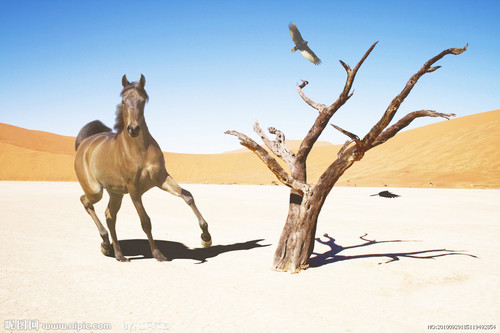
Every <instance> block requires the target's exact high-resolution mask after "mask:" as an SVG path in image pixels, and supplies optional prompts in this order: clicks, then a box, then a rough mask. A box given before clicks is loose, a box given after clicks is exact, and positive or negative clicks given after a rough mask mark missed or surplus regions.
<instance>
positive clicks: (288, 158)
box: [253, 121, 295, 169]
mask: <svg viewBox="0 0 500 333" xmlns="http://www.w3.org/2000/svg"><path fill="white" fill-rule="evenodd" d="M253 129H254V131H255V132H256V133H257V134H258V135H259V136H260V138H261V139H262V141H263V142H264V143H265V144H266V146H267V147H268V148H269V150H271V151H272V152H273V153H274V154H275V155H276V156H278V157H279V158H281V159H283V161H285V162H286V164H287V165H288V167H289V168H290V169H292V168H293V164H294V162H295V154H294V153H293V152H292V151H291V150H290V148H288V147H287V145H286V143H285V134H284V133H283V132H282V131H280V130H277V129H276V128H274V127H270V128H269V133H271V134H274V135H276V140H274V141H271V140H269V138H268V137H267V136H266V134H265V133H264V131H263V130H262V128H261V127H260V125H259V122H257V121H256V122H255V124H254V126H253Z"/></svg>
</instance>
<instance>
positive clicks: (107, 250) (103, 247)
mask: <svg viewBox="0 0 500 333" xmlns="http://www.w3.org/2000/svg"><path fill="white" fill-rule="evenodd" d="M101 252H102V254H104V255H105V256H106V257H107V256H109V254H110V252H111V244H109V245H108V244H104V243H101Z"/></svg>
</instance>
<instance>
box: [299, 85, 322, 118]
mask: <svg viewBox="0 0 500 333" xmlns="http://www.w3.org/2000/svg"><path fill="white" fill-rule="evenodd" d="M307 84H309V82H307V81H304V80H302V84H300V85H299V84H298V83H297V92H298V93H299V95H300V97H302V99H303V100H304V102H306V103H307V104H308V105H309V106H311V107H313V108H315V109H316V110H318V111H319V112H321V111H322V110H323V109H325V108H326V105H324V104H320V103H316V102H314V101H313V100H312V99H310V98H309V97H307V96H306V94H304V92H303V91H302V88H303V87H305V86H306V85H307Z"/></svg>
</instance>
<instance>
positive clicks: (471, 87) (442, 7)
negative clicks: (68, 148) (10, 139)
mask: <svg viewBox="0 0 500 333" xmlns="http://www.w3.org/2000/svg"><path fill="white" fill-rule="evenodd" d="M0 4H1V7H2V10H1V13H0V31H1V32H0V45H1V51H0V70H1V74H2V79H1V80H0V90H1V91H2V94H1V96H2V98H1V99H0V122H4V123H8V124H12V125H16V126H20V127H25V128H29V129H37V130H43V131H49V132H53V133H57V134H62V135H72V136H75V135H76V134H77V133H78V131H79V129H80V128H81V127H82V126H83V125H85V124H86V123H87V122H89V121H92V120H94V119H100V120H102V121H103V122H104V123H106V124H107V125H108V126H112V125H113V124H114V118H115V110H116V105H117V104H118V103H119V102H120V96H119V93H120V90H121V77H122V75H123V74H127V77H128V78H129V80H130V81H135V80H138V79H139V76H140V74H141V73H143V74H144V75H145V76H146V90H147V92H148V93H149V96H150V102H149V103H148V104H147V105H146V121H147V123H148V126H149V128H150V131H151V133H152V134H153V136H154V137H155V138H156V139H157V141H158V142H159V143H160V146H161V147H162V149H163V150H164V151H171V152H183V153H219V152H223V151H228V150H233V149H238V148H239V147H240V146H239V145H238V140H237V139H236V138H234V137H232V136H228V135H225V134H224V131H225V130H228V129H234V130H238V131H241V132H244V133H247V134H252V136H253V137H256V135H254V133H253V131H252V125H253V123H254V122H255V120H259V122H260V124H261V125H262V126H263V127H269V126H274V127H277V128H279V129H281V130H282V131H284V132H285V134H286V135H287V138H289V139H301V138H303V137H304V136H305V134H306V133H307V131H308V130H309V128H310V126H311V125H312V123H313V122H314V119H315V117H316V111H315V110H314V109H311V108H310V107H309V106H307V105H306V104H305V103H304V102H303V101H302V100H301V99H300V97H299V96H298V94H297V92H296V90H295V84H296V82H298V81H300V80H301V79H305V80H308V81H309V83H310V84H309V86H307V88H305V89H304V91H305V92H306V94H308V96H309V97H311V98H312V99H313V100H315V101H316V102H319V103H324V104H331V103H332V102H333V101H335V99H336V98H337V97H338V94H339V93H340V90H341V89H342V87H343V85H344V83H345V71H344V69H343V68H342V66H341V65H340V64H339V62H338V60H340V59H341V60H343V61H345V62H346V63H347V64H349V65H351V66H352V67H354V66H355V64H356V63H357V61H358V60H359V59H360V58H361V57H362V55H363V54H364V53H365V51H366V50H367V49H368V48H369V47H370V45H371V44H372V43H374V42H376V41H379V44H378V45H377V47H376V48H375V50H374V51H373V52H372V54H371V55H370V57H369V58H368V59H367V60H366V61H365V63H364V65H363V66H362V67H361V70H360V71H359V72H358V75H357V77H356V81H355V83H354V88H355V93H354V96H353V97H352V98H351V99H350V100H349V101H348V102H347V104H346V105H345V106H344V107H343V108H342V109H341V110H339V111H338V112H337V114H336V115H335V116H334V117H333V119H332V123H335V124H337V125H339V126H341V127H343V128H345V129H347V130H349V131H351V132H354V133H356V134H358V135H359V136H363V135H364V134H366V132H367V131H369V129H370V127H371V126H372V125H373V124H374V123H375V122H376V121H377V120H378V119H379V118H380V116H381V115H382V114H383V112H384V111H385V108H386V107H387V105H388V104H389V102H390V101H391V99H392V98H393V97H395V96H396V95H397V94H398V93H399V92H400V91H401V89H402V88H403V87H404V85H405V83H406V81H407V80H408V79H409V78H410V76H411V75H412V74H414V73H415V72H416V71H417V70H418V69H419V68H420V67H421V66H422V65H423V63H424V62H425V61H427V60H428V59H430V58H431V57H433V56H435V55H436V54H438V53H439V52H441V51H442V50H444V49H447V48H450V47H463V46H465V44H466V43H469V49H468V51H467V52H465V53H463V54H462V55H460V56H447V57H445V58H444V59H442V60H441V61H440V62H439V63H438V65H441V66H442V68H441V69H439V70H438V71H436V72H434V73H432V74H428V75H426V76H424V77H423V78H422V79H421V80H420V81H419V83H418V85H417V86H416V87H415V88H414V90H413V91H412V93H411V94H410V96H409V97H408V98H407V99H406V101H405V103H404V104H403V105H402V106H401V108H400V110H399V112H398V115H397V116H396V119H398V118H400V117H402V116H403V115H404V114H406V113H408V112H411V111H414V110H420V109H433V110H436V111H439V112H445V113H450V112H452V113H456V114H457V115H458V116H465V115H469V114H473V113H479V112H484V111H489V110H493V109H498V108H500V97H499V96H500V80H499V78H500V23H499V20H498V17H499V16H500V2H499V1H496V0H492V1H481V0H479V1H356V0H354V1H333V0H332V1H1V2H0ZM290 21H295V22H296V24H297V26H298V27H299V29H300V31H301V33H302V35H303V37H304V38H305V39H306V40H308V41H309V46H310V47H311V48H312V49H313V50H314V51H315V52H316V54H317V55H318V56H319V57H320V58H321V59H322V61H323V64H322V65H320V66H314V65H313V64H312V63H310V62H309V61H307V60H306V59H305V58H303V57H302V56H301V55H300V54H298V53H295V54H294V53H292V52H291V51H290V49H291V47H292V46H293V44H292V41H291V38H290V34H289V32H288V23H289V22H290ZM435 121H436V120H418V121H417V122H416V124H415V125H416V126H421V125H425V124H429V123H432V122H435ZM320 140H326V141H330V142H332V143H341V142H343V141H345V137H343V136H342V135H341V134H339V133H336V132H335V131H334V130H333V129H326V130H325V132H324V134H323V135H322V136H321V137H320Z"/></svg>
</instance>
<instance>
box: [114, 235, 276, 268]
mask: <svg viewBox="0 0 500 333" xmlns="http://www.w3.org/2000/svg"><path fill="white" fill-rule="evenodd" d="M261 241H263V239H256V240H251V241H247V242H242V243H234V244H228V245H214V246H211V247H207V248H194V249H191V248H189V247H187V246H186V245H184V244H182V243H179V242H172V241H165V240H155V243H156V246H157V247H158V249H159V250H160V251H161V252H162V253H163V255H165V257H167V260H168V261H172V260H175V259H191V260H198V263H199V264H201V263H204V262H206V261H207V259H208V258H213V257H216V256H218V255H219V254H222V253H227V252H232V251H245V250H251V249H255V248H260V247H267V246H270V244H265V245H262V244H259V242H261ZM119 242H120V247H121V249H122V252H123V255H124V256H125V257H127V258H129V259H130V260H138V259H151V258H153V256H152V254H151V248H150V247H149V242H148V240H147V239H125V240H121V241H119ZM114 256H115V254H114V251H113V250H111V252H110V253H109V255H108V257H114Z"/></svg>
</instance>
